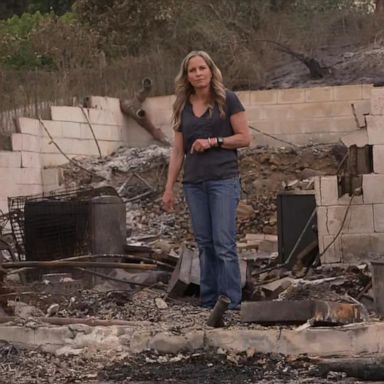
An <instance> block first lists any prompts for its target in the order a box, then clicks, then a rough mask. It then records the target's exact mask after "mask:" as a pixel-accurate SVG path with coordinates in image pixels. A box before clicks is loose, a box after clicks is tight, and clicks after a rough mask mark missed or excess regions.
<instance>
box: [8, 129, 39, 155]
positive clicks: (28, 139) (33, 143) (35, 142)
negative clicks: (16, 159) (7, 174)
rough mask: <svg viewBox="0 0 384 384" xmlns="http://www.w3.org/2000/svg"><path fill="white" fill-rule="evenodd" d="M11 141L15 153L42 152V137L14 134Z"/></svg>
mask: <svg viewBox="0 0 384 384" xmlns="http://www.w3.org/2000/svg"><path fill="white" fill-rule="evenodd" d="M11 140H12V150H13V151H28V152H40V149H41V146H40V137H38V136H32V135H27V134H24V133H13V134H12V137H11Z"/></svg>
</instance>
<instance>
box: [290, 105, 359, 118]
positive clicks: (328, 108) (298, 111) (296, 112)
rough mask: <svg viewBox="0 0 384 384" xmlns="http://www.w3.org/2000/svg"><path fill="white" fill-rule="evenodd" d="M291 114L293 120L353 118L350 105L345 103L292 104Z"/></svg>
mask: <svg viewBox="0 0 384 384" xmlns="http://www.w3.org/2000/svg"><path fill="white" fill-rule="evenodd" d="M292 114H293V118H294V119H297V120H304V119H313V118H315V117H333V116H349V117H353V115H352V108H351V104H350V103H349V102H346V101H331V102H313V103H301V104H293V105H292Z"/></svg>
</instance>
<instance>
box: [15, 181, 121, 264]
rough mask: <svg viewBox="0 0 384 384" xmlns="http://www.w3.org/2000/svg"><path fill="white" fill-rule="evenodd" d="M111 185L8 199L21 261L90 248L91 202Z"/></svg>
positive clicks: (108, 193)
mask: <svg viewBox="0 0 384 384" xmlns="http://www.w3.org/2000/svg"><path fill="white" fill-rule="evenodd" d="M111 195H112V196H117V192H116V190H115V189H114V188H112V187H101V188H76V189H71V190H68V189H67V190H65V191H53V192H49V193H45V194H44V193H43V194H39V195H31V196H18V197H9V198H8V209H9V220H10V223H11V229H12V234H13V237H14V240H15V244H16V249H17V252H18V258H19V260H54V259H57V258H63V257H71V256H76V255H80V254H84V253H86V252H87V251H88V246H89V244H88V241H89V239H88V220H89V214H88V212H89V201H90V200H91V199H92V198H93V197H96V196H111Z"/></svg>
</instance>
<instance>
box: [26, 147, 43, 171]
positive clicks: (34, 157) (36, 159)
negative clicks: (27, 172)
mask: <svg viewBox="0 0 384 384" xmlns="http://www.w3.org/2000/svg"><path fill="white" fill-rule="evenodd" d="M21 167H22V168H41V159H40V153H36V152H24V151H23V152H21Z"/></svg>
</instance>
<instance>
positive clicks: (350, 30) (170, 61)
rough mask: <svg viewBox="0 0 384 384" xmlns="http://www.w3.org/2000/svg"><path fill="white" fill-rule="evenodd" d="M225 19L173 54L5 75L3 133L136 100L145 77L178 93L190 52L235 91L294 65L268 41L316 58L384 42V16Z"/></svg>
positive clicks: (151, 51)
mask: <svg viewBox="0 0 384 384" xmlns="http://www.w3.org/2000/svg"><path fill="white" fill-rule="evenodd" d="M224 16H225V15H224ZM220 17H221V16H220V14H218V15H217V17H216V19H215V22H214V25H215V28H214V29H218V30H217V31H216V30H213V27H212V25H213V24H211V27H210V28H203V27H204V26H203V25H201V26H200V28H199V31H200V32H199V35H196V34H193V33H192V32H193V31H191V32H190V33H189V34H186V33H187V32H185V31H184V35H181V36H180V39H182V42H183V43H181V41H175V42H174V44H173V43H172V42H169V41H167V42H166V43H164V45H165V48H164V47H149V48H148V51H147V53H146V54H145V55H141V56H138V57H127V58H124V59H120V60H117V61H115V62H114V63H111V64H105V60H100V59H95V62H96V63H94V65H93V67H92V68H90V67H89V65H88V67H87V68H83V69H82V68H79V66H76V65H73V67H74V68H76V69H67V70H60V71H56V72H53V71H52V72H44V71H29V72H23V71H10V70H4V69H3V70H1V69H0V89H1V92H0V133H3V134H9V133H11V132H13V131H14V124H13V118H14V117H16V116H28V117H37V116H39V115H41V116H42V117H48V116H49V105H52V104H56V105H64V104H66V105H76V104H78V103H80V102H81V101H82V99H83V98H84V97H86V96H89V95H100V96H110V97H129V96H131V95H132V94H133V93H134V91H135V90H136V89H138V87H139V86H140V81H141V79H142V78H144V77H150V78H152V80H153V91H152V95H163V94H170V93H172V92H173V85H174V76H175V75H176V72H177V69H178V63H179V62H180V60H181V58H182V57H183V56H184V55H185V54H186V53H187V52H188V51H189V50H190V49H206V50H208V51H209V52H210V53H211V54H212V56H213V57H214V59H215V60H216V61H217V63H218V64H219V66H220V67H221V69H222V71H223V75H224V79H225V83H226V85H227V86H228V87H229V88H233V89H262V88H265V86H266V84H267V81H268V73H269V72H270V71H271V70H272V69H273V68H275V67H276V66H278V65H279V63H281V62H283V61H284V60H285V59H286V56H285V55H283V54H281V53H279V52H277V51H276V50H274V49H273V48H272V47H271V45H268V44H266V43H261V42H260V40H262V39H269V40H274V41H279V42H282V43H284V44H286V45H288V46H289V47H291V48H292V49H293V50H295V51H298V52H302V53H306V54H308V55H314V56H316V55H318V53H319V52H320V50H323V51H324V50H327V49H333V50H334V49H335V47H340V48H339V49H340V51H341V52H342V50H343V49H345V47H346V46H347V47H349V48H347V49H350V47H351V46H359V45H360V46H361V45H364V44H371V43H374V44H376V45H377V46H382V45H383V44H384V32H383V29H382V28H381V26H382V25H383V24H384V17H383V15H373V14H371V15H369V14H358V13H352V14H351V13H346V12H344V13H337V14H322V15H316V16H312V17H302V16H300V15H299V14H296V15H292V14H288V13H273V12H270V13H268V14H267V13H266V14H265V15H263V18H262V19H261V21H259V24H258V25H257V26H252V25H236V28H234V29H229V28H227V27H226V25H227V24H226V23H227V20H224V18H223V19H222V20H220ZM220 30H222V33H221V32H220ZM197 36H198V38H197ZM194 39H195V40H194ZM343 47H344V48H343ZM317 58H319V59H321V57H317Z"/></svg>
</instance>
